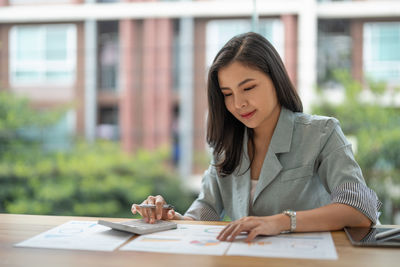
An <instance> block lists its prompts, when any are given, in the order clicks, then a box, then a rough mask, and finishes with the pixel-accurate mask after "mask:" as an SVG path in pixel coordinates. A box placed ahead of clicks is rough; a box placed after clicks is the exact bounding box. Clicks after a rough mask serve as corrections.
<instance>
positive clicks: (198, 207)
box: [184, 200, 221, 221]
mask: <svg viewBox="0 0 400 267" xmlns="http://www.w3.org/2000/svg"><path fill="white" fill-rule="evenodd" d="M184 216H189V217H191V218H193V219H195V220H199V221H220V220H221V218H220V216H219V215H218V214H217V212H216V211H215V210H214V209H213V208H211V207H210V206H209V205H208V204H206V203H204V202H201V201H198V200H196V201H195V202H193V204H192V205H191V206H190V208H189V209H188V210H187V211H186V213H185V215H184Z"/></svg>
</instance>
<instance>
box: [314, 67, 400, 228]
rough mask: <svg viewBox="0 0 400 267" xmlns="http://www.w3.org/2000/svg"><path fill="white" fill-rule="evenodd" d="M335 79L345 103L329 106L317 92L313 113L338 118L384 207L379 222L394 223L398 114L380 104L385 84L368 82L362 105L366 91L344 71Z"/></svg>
mask: <svg viewBox="0 0 400 267" xmlns="http://www.w3.org/2000/svg"><path fill="white" fill-rule="evenodd" d="M335 77H336V80H337V81H339V82H340V83H341V84H342V86H343V87H344V89H345V95H346V97H345V99H344V101H343V102H342V103H340V104H339V105H335V104H332V103H330V102H329V101H328V100H327V99H324V98H323V97H322V93H321V92H320V93H321V95H320V98H319V103H318V104H317V105H315V106H314V107H313V113H316V114H321V115H327V116H333V117H336V118H338V119H339V121H340V123H341V126H342V129H343V131H344V133H345V134H346V135H350V136H354V137H355V138H356V140H357V151H356V155H355V156H356V159H357V161H358V163H359V164H360V167H361V169H362V170H363V174H364V178H365V179H366V181H367V183H368V185H369V186H371V187H372V188H373V189H374V190H375V191H376V192H377V194H378V196H379V198H380V200H381V201H382V202H384V204H385V207H386V208H385V211H384V214H383V217H381V219H382V222H386V223H393V217H392V215H393V214H394V213H395V212H397V211H399V210H400V127H399V126H400V111H399V110H398V109H396V108H394V105H389V106H387V107H384V106H382V104H380V102H379V101H380V99H382V95H383V94H384V93H387V92H388V89H387V86H386V84H385V83H383V82H380V81H378V82H377V81H372V80H369V81H368V87H369V88H368V89H369V91H370V93H371V94H372V95H373V97H372V99H371V100H370V101H365V100H363V98H362V97H361V95H362V93H363V90H368V89H363V87H362V85H361V84H360V83H358V82H357V81H354V80H353V79H352V78H351V77H350V74H349V73H348V72H347V71H341V70H337V71H335ZM396 91H397V89H396V90H393V93H396ZM392 99H394V97H392Z"/></svg>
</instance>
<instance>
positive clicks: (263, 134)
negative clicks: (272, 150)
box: [253, 105, 282, 150]
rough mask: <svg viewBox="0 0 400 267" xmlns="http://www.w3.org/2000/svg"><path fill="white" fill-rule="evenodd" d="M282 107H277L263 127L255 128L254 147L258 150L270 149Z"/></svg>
mask: <svg viewBox="0 0 400 267" xmlns="http://www.w3.org/2000/svg"><path fill="white" fill-rule="evenodd" d="M281 109H282V108H281V106H280V105H277V106H276V108H275V109H274V110H273V112H272V114H271V116H270V117H269V118H268V119H267V120H266V121H265V122H264V123H263V125H262V126H260V127H257V128H254V139H253V140H254V146H255V148H256V150H259V149H260V148H268V146H269V143H270V142H271V139H272V135H273V134H274V131H275V127H276V125H277V124H278V119H279V115H280V113H281Z"/></svg>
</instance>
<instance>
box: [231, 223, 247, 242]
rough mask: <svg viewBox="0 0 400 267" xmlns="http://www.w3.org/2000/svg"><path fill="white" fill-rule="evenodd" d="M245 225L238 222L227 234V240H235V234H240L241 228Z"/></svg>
mask: <svg viewBox="0 0 400 267" xmlns="http://www.w3.org/2000/svg"><path fill="white" fill-rule="evenodd" d="M244 227H245V225H244V224H239V225H237V226H236V227H235V228H234V229H233V230H232V232H231V234H230V235H229V236H227V240H228V241H230V242H232V241H233V240H235V238H236V236H237V235H238V234H240V233H241V232H242V230H243V228H244Z"/></svg>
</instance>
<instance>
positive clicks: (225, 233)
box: [217, 223, 237, 241]
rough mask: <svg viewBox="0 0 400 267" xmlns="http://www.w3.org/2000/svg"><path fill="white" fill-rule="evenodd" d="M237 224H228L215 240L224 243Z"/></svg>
mask: <svg viewBox="0 0 400 267" xmlns="http://www.w3.org/2000/svg"><path fill="white" fill-rule="evenodd" d="M236 225H237V223H230V224H228V226H226V227H225V228H224V229H223V230H222V231H221V232H220V233H219V235H218V236H217V239H218V240H220V241H225V240H226V238H227V237H228V236H230V234H231V233H232V231H233V229H235V227H236Z"/></svg>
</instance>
